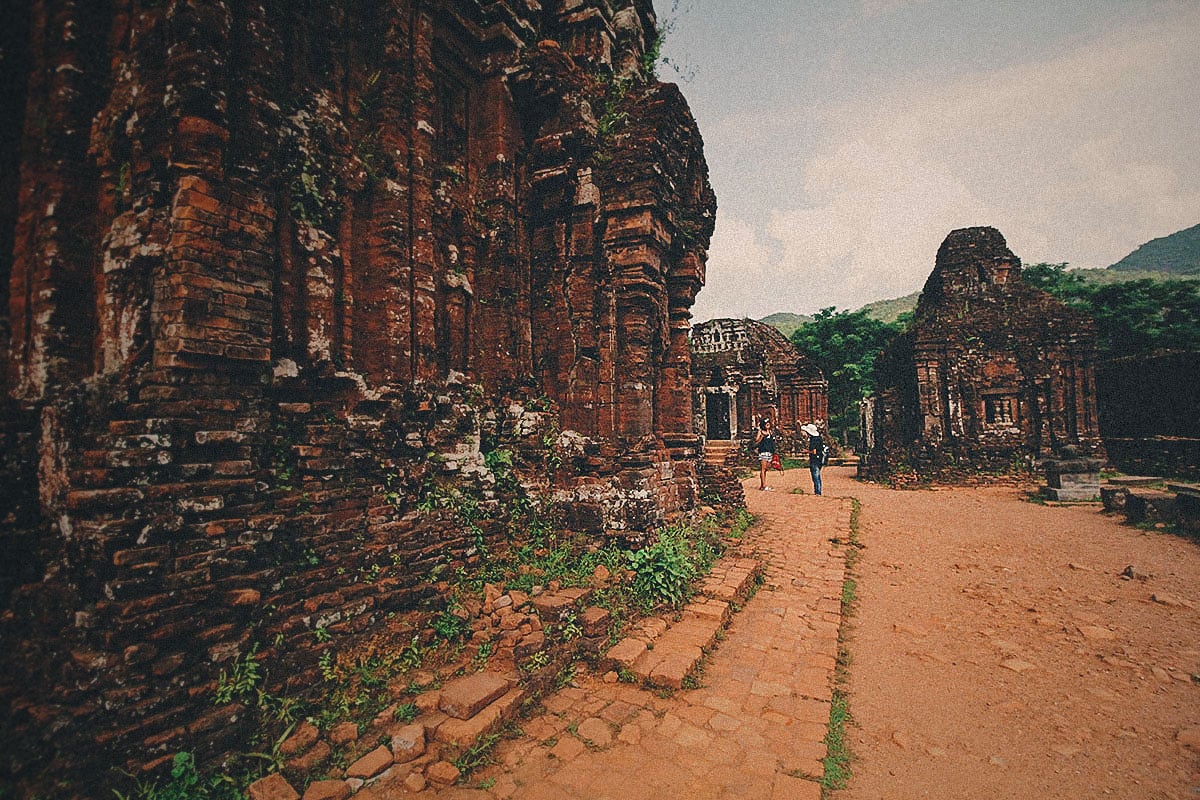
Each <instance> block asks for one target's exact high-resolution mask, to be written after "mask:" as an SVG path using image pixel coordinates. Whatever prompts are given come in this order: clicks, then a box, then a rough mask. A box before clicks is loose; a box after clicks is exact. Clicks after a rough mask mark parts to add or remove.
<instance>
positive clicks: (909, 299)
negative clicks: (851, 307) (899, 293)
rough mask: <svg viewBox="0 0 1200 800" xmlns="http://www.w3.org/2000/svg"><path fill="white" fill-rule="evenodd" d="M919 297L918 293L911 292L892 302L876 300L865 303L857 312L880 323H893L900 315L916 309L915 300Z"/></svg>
mask: <svg viewBox="0 0 1200 800" xmlns="http://www.w3.org/2000/svg"><path fill="white" fill-rule="evenodd" d="M920 296H921V293H920V292H913V293H912V294H906V295H904V297H897V298H895V299H893V300H876V301H875V302H874V303H867V304H866V305H865V306H863V307H862V308H860V309H859V311H862V312H864V313H866V315H867V316H868V317H870V318H871V319H877V320H879V321H880V322H895V321H896V320H897V319H899V318H900V315H901V314H903V313H905V312H907V311H912V310H914V309H915V308H916V307H917V298H919V297H920Z"/></svg>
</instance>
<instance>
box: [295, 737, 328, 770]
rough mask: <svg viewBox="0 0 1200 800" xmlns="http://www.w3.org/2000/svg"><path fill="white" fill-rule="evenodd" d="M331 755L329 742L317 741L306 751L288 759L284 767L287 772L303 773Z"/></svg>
mask: <svg viewBox="0 0 1200 800" xmlns="http://www.w3.org/2000/svg"><path fill="white" fill-rule="evenodd" d="M331 755H333V748H332V747H330V746H329V742H322V741H318V742H317V743H316V744H314V745H313V746H312V748H311V749H309V750H308V751H307V752H305V753H303V754H302V755H299V756H296V757H295V758H290V759H288V760H287V761H286V762H285V764H284V767H285V768H286V769H287V771H288V772H289V773H295V774H297V775H303V774H305V773H307V772H311V771H312V770H313V769H315V768H316V767H318V766H319V765H321V764H322V763H324V762H325V761H326V760H327V759H328V758H329V757H330V756H331Z"/></svg>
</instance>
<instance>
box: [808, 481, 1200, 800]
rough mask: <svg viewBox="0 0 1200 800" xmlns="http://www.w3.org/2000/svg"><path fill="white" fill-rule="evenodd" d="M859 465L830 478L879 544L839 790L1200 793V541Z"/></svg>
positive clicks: (866, 570)
mask: <svg viewBox="0 0 1200 800" xmlns="http://www.w3.org/2000/svg"><path fill="white" fill-rule="evenodd" d="M849 472H850V471H849V470H848V469H831V470H828V471H827V476H826V493H827V494H831V495H839V494H842V495H853V496H855V497H857V498H859V500H860V501H861V503H862V510H861V517H860V534H859V537H860V540H861V542H862V543H863V544H864V545H865V547H864V548H863V549H862V550H861V556H860V560H859V561H858V564H857V568H856V572H857V574H858V580H857V595H858V598H859V603H858V608H857V613H856V615H855V616H854V617H853V618H852V620H850V628H849V649H850V653H851V657H852V663H851V666H850V670H849V674H850V681H849V691H850V710H851V713H852V714H853V716H854V718H855V720H856V721H857V724H858V726H859V727H857V728H851V729H850V734H849V735H850V742H851V746H852V748H853V750H854V752H855V755H856V760H855V762H854V764H853V769H854V777H853V778H852V780H851V781H850V785H849V787H848V789H846V790H845V791H841V792H837V793H835V794H834V795H833V796H834V797H835V798H837V800H875V799H876V798H888V800H902V799H903V798H917V797H936V798H1000V797H1004V798H1009V797H1011V798H1073V799H1074V798H1092V797H1100V796H1105V795H1108V796H1113V797H1122V798H1191V797H1198V796H1200V757H1198V756H1197V754H1196V752H1195V751H1193V750H1188V749H1187V748H1185V747H1184V746H1183V745H1182V744H1181V743H1180V742H1179V741H1177V737H1178V734H1179V732H1180V731H1181V730H1188V729H1192V730H1193V731H1195V730H1196V729H1198V728H1200V685H1198V684H1197V681H1200V677H1197V676H1200V612H1198V611H1197V606H1196V604H1197V602H1200V592H1198V591H1197V587H1200V547H1198V546H1197V544H1196V543H1195V542H1192V541H1187V540H1184V539H1181V538H1178V537H1175V536H1170V535H1165V534H1160V533H1153V532H1151V533H1147V532H1143V531H1140V530H1137V529H1134V528H1131V527H1127V526H1124V525H1121V524H1119V523H1118V522H1117V521H1116V520H1114V519H1110V518H1107V517H1105V516H1104V515H1103V514H1101V513H1100V512H1099V510H1098V509H1097V507H1095V506H1069V507H1067V506H1060V507H1047V506H1040V505H1037V504H1033V503H1029V502H1026V501H1024V500H1022V499H1021V493H1020V492H1019V491H1017V490H1015V489H1012V488H990V489H976V490H969V489H954V490H950V489H942V490H936V491H912V492H896V491H890V490H886V489H883V488H880V487H875V486H872V485H869V484H862V483H858V482H856V481H853V480H851V479H850V477H849ZM1127 567H1132V571H1133V573H1134V577H1133V578H1122V577H1121V573H1122V572H1123V571H1125V570H1126V568H1127ZM1185 738H1186V734H1185Z"/></svg>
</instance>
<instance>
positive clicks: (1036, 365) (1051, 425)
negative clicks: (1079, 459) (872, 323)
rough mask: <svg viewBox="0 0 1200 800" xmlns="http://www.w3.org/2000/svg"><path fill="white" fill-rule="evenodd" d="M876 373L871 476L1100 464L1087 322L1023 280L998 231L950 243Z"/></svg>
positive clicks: (962, 234)
mask: <svg viewBox="0 0 1200 800" xmlns="http://www.w3.org/2000/svg"><path fill="white" fill-rule="evenodd" d="M876 375H877V376H878V384H879V387H880V388H879V391H878V394H877V397H876V400H875V403H874V433H875V441H874V448H873V449H872V451H871V453H870V455H869V458H868V461H867V463H866V465H865V468H864V469H865V471H866V472H867V473H868V474H870V475H874V476H881V475H885V474H887V473H889V472H890V471H893V470H895V469H896V468H903V469H909V470H915V471H916V473H917V474H919V475H921V476H923V477H954V476H956V475H961V474H966V473H972V472H976V471H984V470H986V471H1008V470H1012V469H1023V468H1026V469H1027V468H1029V467H1030V466H1031V464H1032V460H1033V459H1036V458H1043V457H1046V456H1052V455H1055V454H1056V453H1057V451H1058V449H1059V448H1061V447H1063V446H1067V445H1071V446H1075V447H1078V448H1080V449H1081V450H1082V451H1083V452H1084V453H1086V454H1087V455H1092V456H1102V455H1103V445H1102V444H1101V441H1100V434H1099V428H1098V422H1097V413H1096V380H1095V327H1094V324H1093V323H1092V321H1091V320H1090V319H1089V318H1088V317H1087V316H1086V315H1084V314H1082V313H1080V312H1078V311H1075V310H1074V309H1071V308H1068V307H1067V306H1066V305H1064V304H1063V303H1062V302H1060V301H1059V300H1057V299H1055V298H1054V297H1052V296H1051V295H1049V294H1047V293H1045V292H1042V291H1040V290H1038V289H1035V288H1033V287H1031V286H1027V285H1026V284H1025V283H1024V282H1022V280H1021V260H1020V259H1019V258H1017V257H1016V256H1015V255H1013V253H1012V251H1011V250H1009V249H1008V246H1007V244H1006V243H1005V241H1004V237H1003V236H1001V235H1000V232H999V231H997V230H996V229H995V228H964V229H961V230H956V231H953V232H951V233H950V235H949V236H947V237H946V240H945V241H944V242H942V246H941V248H939V250H938V254H937V262H936V265H935V266H934V269H933V272H932V273H931V274H930V276H929V279H928V280H927V281H926V282H925V288H924V289H923V290H922V292H921V299H920V300H919V301H918V303H917V310H916V315H915V318H914V320H913V323H912V325H911V326H910V327H909V329H908V330H907V331H906V332H905V333H904V334H903V335H902V336H900V337H899V338H898V339H897V340H896V341H895V342H894V343H893V344H892V345H891V346H890V347H889V348H888V349H887V350H886V351H885V352H884V353H883V354H882V355H881V356H880V358H879V361H878V363H877V365H876Z"/></svg>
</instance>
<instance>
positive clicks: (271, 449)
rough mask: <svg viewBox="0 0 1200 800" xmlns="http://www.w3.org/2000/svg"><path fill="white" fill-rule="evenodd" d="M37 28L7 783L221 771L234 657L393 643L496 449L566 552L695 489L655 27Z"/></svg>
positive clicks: (279, 19)
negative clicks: (558, 519) (196, 763)
mask: <svg viewBox="0 0 1200 800" xmlns="http://www.w3.org/2000/svg"><path fill="white" fill-rule="evenodd" d="M19 5H20V6H21V10H20V13H19V14H18V15H17V17H16V19H15V20H14V21H13V25H14V26H16V28H19V29H20V30H19V31H18V32H16V33H13V34H11V35H10V34H8V33H6V34H5V36H6V38H5V40H4V43H5V52H6V54H7V53H8V52H9V51H10V48H9V47H8V44H9V43H10V40H11V42H13V43H17V44H19V47H15V48H13V52H15V53H17V59H18V60H16V61H13V60H9V59H6V60H5V63H4V70H6V72H5V75H6V76H7V75H8V72H9V71H11V70H14V69H17V70H19V71H20V72H21V73H22V74H20V75H19V76H18V79H17V80H15V81H13V83H14V85H19V86H20V87H21V89H20V92H19V93H20V95H21V97H23V98H24V104H23V109H22V112H21V113H18V114H13V115H8V114H6V115H4V119H3V120H0V131H2V133H3V141H4V142H6V143H10V144H11V143H15V140H16V139H22V140H23V144H22V145H21V146H20V147H10V148H6V150H5V153H4V159H5V161H4V164H3V166H4V169H0V176H3V177H2V179H0V194H2V195H3V196H2V197H0V230H3V234H4V235H3V237H2V238H0V243H4V244H5V245H6V248H7V247H8V245H9V244H11V250H12V253H11V255H12V257H11V259H9V258H8V253H7V252H6V253H5V254H4V255H5V257H4V258H3V259H0V272H2V274H0V286H3V287H4V290H3V294H2V299H3V301H4V310H3V314H4V318H3V324H2V325H0V335H2V336H3V342H0V344H2V345H3V346H4V349H5V355H4V359H5V362H4V365H3V367H4V368H3V374H2V377H0V388H2V389H3V393H4V397H5V400H4V402H3V407H2V408H0V449H3V450H4V451H5V455H4V460H3V462H2V463H0V495H2V496H4V497H5V498H6V501H8V502H11V508H12V512H11V516H10V517H7V518H6V519H5V530H4V531H3V533H2V534H0V536H2V537H3V540H2V541H3V544H4V547H5V554H6V559H7V560H8V562H9V563H10V564H12V569H9V570H6V571H5V574H4V576H3V577H2V578H0V592H2V593H3V597H2V602H3V609H4V613H3V615H0V636H2V638H3V640H4V641H5V642H6V643H9V642H12V643H15V645H14V646H13V647H6V648H4V652H3V653H2V654H0V702H2V703H3V706H4V712H5V723H4V726H5V729H6V730H7V731H9V732H11V734H12V735H11V736H10V737H9V739H10V740H11V741H13V742H15V743H16V744H15V746H14V749H13V750H12V751H11V752H9V753H7V754H6V761H5V766H6V767H10V768H11V770H10V771H11V772H14V773H15V780H16V781H18V782H23V783H25V784H27V785H29V786H34V785H35V784H37V783H38V781H39V780H48V779H49V778H50V777H53V778H55V779H58V778H63V779H67V778H72V777H78V778H80V781H81V782H80V783H78V784H77V785H78V786H79V787H80V789H79V791H80V792H83V793H84V794H88V793H90V794H94V795H100V794H107V793H108V791H107V790H108V788H109V787H106V786H94V787H93V786H91V785H90V784H91V783H95V782H96V781H98V780H101V778H100V777H99V776H103V775H107V774H109V771H108V767H110V766H112V765H113V764H120V765H122V766H126V767H128V768H129V769H130V770H132V771H134V772H136V771H137V769H138V768H139V767H140V766H141V765H142V764H144V763H147V762H149V761H152V760H154V759H161V758H162V757H163V756H164V755H167V754H169V753H172V752H175V751H177V750H184V749H186V750H188V751H192V752H196V753H202V754H209V756H208V757H211V759H212V761H213V763H217V762H219V761H220V759H221V755H222V754H223V753H226V752H229V751H231V750H235V749H239V746H240V743H241V741H242V739H243V738H244V736H245V734H246V732H247V731H246V727H245V726H246V724H247V723H248V720H249V719H250V716H251V715H249V714H241V715H238V714H229V713H228V712H226V711H222V712H220V714H225V717H224V718H222V717H221V716H220V715H217V716H213V715H212V714H213V708H212V686H213V685H215V682H216V681H217V679H218V677H219V675H220V673H221V671H222V670H228V669H229V668H230V666H231V665H232V664H233V663H235V662H236V661H237V660H239V659H245V658H247V657H248V654H249V653H250V652H251V651H252V650H253V648H255V646H257V648H258V649H257V650H256V651H254V652H255V653H256V655H255V656H254V657H255V658H256V659H257V660H259V662H260V663H261V664H263V665H264V666H265V667H266V675H267V676H269V677H268V681H269V685H267V686H265V687H264V688H265V689H267V690H269V691H270V692H272V693H274V694H304V693H309V694H313V693H315V689H314V687H319V686H320V685H321V683H322V680H321V676H320V671H319V669H318V658H319V657H320V655H321V652H322V651H327V650H328V649H329V647H331V646H333V644H330V643H326V642H322V641H319V640H318V639H317V637H316V636H315V635H314V632H315V631H317V630H318V629H319V630H322V631H324V632H327V633H328V634H329V635H330V636H332V637H334V643H335V644H336V648H337V651H338V652H346V651H348V650H350V649H351V648H352V647H353V646H354V644H355V643H356V642H359V641H362V640H364V639H366V638H367V637H370V636H379V635H383V634H387V635H392V636H395V637H396V639H397V640H398V641H408V640H410V639H411V637H412V636H413V634H414V632H419V631H421V630H422V629H423V626H424V623H425V620H426V619H427V618H428V616H429V614H430V613H434V612H437V611H439V610H440V607H441V605H444V600H442V601H441V602H439V598H440V594H439V587H438V586H436V585H431V584H430V583H429V581H428V576H429V575H430V573H431V571H432V570H433V569H434V567H435V566H443V565H444V566H447V567H449V568H450V569H451V570H453V569H455V568H457V567H460V566H464V565H466V564H467V562H468V560H469V559H470V558H471V553H472V552H474V548H475V546H476V541H475V535H474V534H473V533H471V532H468V531H466V530H464V528H463V526H462V525H461V524H460V521H459V520H458V519H457V518H456V517H455V515H454V514H453V513H451V512H449V511H445V510H443V511H435V512H433V513H422V512H420V511H419V508H420V507H421V503H422V500H425V499H427V496H428V494H429V491H430V487H433V486H435V485H436V486H440V487H443V488H447V489H448V488H450V487H454V488H459V489H461V490H464V491H470V492H473V493H476V494H478V495H479V496H481V497H484V498H485V499H489V498H488V497H487V495H486V492H488V491H493V488H494V486H495V483H494V480H493V479H494V477H495V476H494V475H493V474H491V472H490V470H489V468H488V467H487V465H486V464H485V463H484V457H483V447H484V446H485V445H486V447H488V448H503V449H506V450H509V451H511V452H512V453H513V454H514V461H515V462H516V469H517V470H518V471H519V472H520V473H521V474H522V476H523V477H525V478H526V479H527V481H528V483H529V485H531V486H533V487H534V488H535V489H536V490H537V491H540V492H544V493H545V494H547V495H552V496H553V498H554V500H555V503H556V507H558V508H560V509H562V510H563V514H564V517H565V521H566V523H567V524H568V525H569V526H571V527H573V528H576V529H579V530H585V531H590V532H593V533H595V534H597V535H599V534H601V533H602V532H606V531H635V532H636V531H641V530H646V529H648V528H652V527H654V526H655V525H657V524H659V523H661V522H662V521H663V520H665V519H667V518H669V517H671V516H672V515H674V514H675V513H677V512H680V511H684V510H687V509H689V508H691V507H692V506H693V505H694V504H695V502H696V499H697V495H698V485H697V480H696V472H697V469H696V464H697V460H698V457H699V451H698V446H699V439H698V437H697V435H696V431H695V430H694V428H693V423H692V409H691V398H690V394H689V388H688V385H689V383H688V376H689V374H690V356H689V352H688V346H687V336H688V328H689V309H690V308H691V306H692V303H693V302H694V299H695V295H696V292H697V291H698V290H699V288H700V286H701V284H702V282H703V277H704V261H705V258H706V252H707V246H708V241H709V236H710V235H711V231H712V224H713V214H714V211H715V200H714V197H713V195H712V191H711V189H710V187H709V185H708V182H707V174H706V172H707V168H706V165H705V162H704V158H703V152H702V144H701V139H700V136H699V132H698V131H697V129H696V126H695V123H694V121H693V120H692V117H691V115H690V113H689V111H688V108H687V104H686V102H685V101H684V99H683V96H682V95H681V93H680V91H679V90H678V89H677V88H676V87H675V86H672V85H667V84H662V83H659V82H657V81H656V80H654V79H653V78H651V77H650V76H647V75H645V74H644V73H643V67H642V66H641V56H642V55H643V52H644V50H645V48H646V45H647V41H648V40H649V38H650V37H651V36H652V35H653V34H654V31H655V30H656V26H657V21H656V19H655V18H654V14H653V10H652V8H651V6H650V4H649V3H648V2H642V1H641V0H639V1H638V2H636V3H634V2H626V1H625V0H622V2H617V3H609V2H599V0H584V1H583V2H581V3H576V4H570V6H569V9H568V7H566V6H563V7H559V6H553V5H552V6H546V7H542V6H539V5H538V4H536V3H524V2H504V0H502V1H501V2H499V3H490V2H489V3H484V2H476V1H475V0H467V2H432V3H414V2H411V0H388V2H380V3H358V2H349V0H345V1H343V0H335V2H331V3H327V4H325V5H324V6H322V9H321V13H320V15H319V17H320V23H319V24H317V23H315V22H309V23H307V24H298V20H299V19H304V18H306V17H305V15H304V14H298V13H297V12H296V9H295V6H294V4H291V3H288V2H284V0H268V2H265V3H257V4H245V3H234V2H231V0H204V1H203V2H201V1H200V0H178V1H177V2H171V3H146V4H142V5H138V6H137V7H136V9H134V7H132V6H129V5H128V4H122V3H71V2H65V1H64V0H37V2H34V3H31V4H19ZM16 28H14V30H16ZM13 64H19V65H20V66H19V67H14V66H12V65H13ZM614 75H615V76H616V77H617V78H619V80H613V79H612V77H613V76H614ZM626 79H628V80H626ZM603 109H611V113H607V115H606V112H604V111H603ZM602 116H606V118H605V119H603V120H600V119H598V118H599V117H602ZM601 123H603V124H601ZM18 153H19V156H18V155H16V154H18ZM18 160H19V163H17V161H18ZM9 167H13V169H9ZM431 454H432V456H433V457H431ZM502 500H503V498H496V502H497V503H500V502H501V501H502ZM489 510H490V509H489ZM481 535H482V536H483V537H484V538H485V539H498V538H500V537H501V535H502V531H501V526H500V525H499V524H494V525H490V526H485V529H484V530H483V531H482V534H481ZM518 627H519V626H518ZM71 653H89V654H92V655H90V656H88V657H85V658H81V659H76V658H72V657H71V655H70V654H71ZM46 676H52V677H49V678H47V677H46ZM55 753H59V754H62V755H61V756H59V757H57V758H58V760H57V761H56V763H54V764H51V763H50V762H51V760H52V759H54V758H55V756H54V754H55ZM302 757H304V758H306V757H307V755H305V756H302ZM93 789H94V791H91V790H93Z"/></svg>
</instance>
